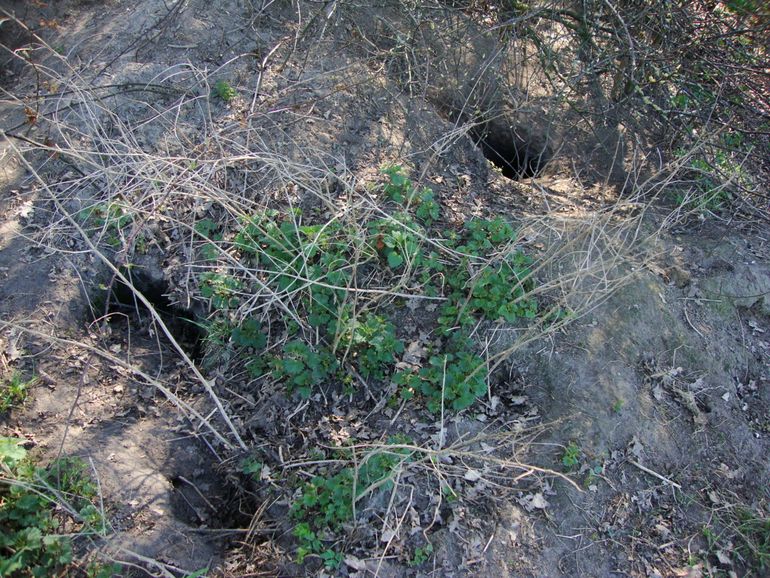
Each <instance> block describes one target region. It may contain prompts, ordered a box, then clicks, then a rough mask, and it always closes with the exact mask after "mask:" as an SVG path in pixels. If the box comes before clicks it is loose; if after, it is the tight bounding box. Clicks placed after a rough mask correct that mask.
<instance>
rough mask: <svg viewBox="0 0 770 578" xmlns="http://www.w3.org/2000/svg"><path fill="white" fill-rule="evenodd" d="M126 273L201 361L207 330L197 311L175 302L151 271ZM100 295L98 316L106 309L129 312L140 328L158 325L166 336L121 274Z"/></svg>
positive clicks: (96, 301)
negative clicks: (122, 278) (195, 312)
mask: <svg viewBox="0 0 770 578" xmlns="http://www.w3.org/2000/svg"><path fill="white" fill-rule="evenodd" d="M123 274H124V275H125V276H126V278H128V279H129V281H130V282H131V283H133V285H134V287H135V288H136V289H137V291H139V292H141V293H142V295H144V297H145V299H147V301H149V302H150V304H151V305H152V306H153V308H154V309H155V311H157V313H158V315H159V316H160V318H161V319H162V320H163V323H164V324H165V325H166V327H167V328H168V330H169V332H170V333H171V335H172V336H173V337H174V339H175V340H176V341H177V342H178V343H179V345H180V346H181V347H182V349H184V350H185V353H187V355H189V356H190V358H191V359H192V360H193V361H195V362H199V361H201V359H202V357H203V341H204V338H205V337H206V332H205V331H204V329H203V328H202V327H201V326H200V325H199V324H198V323H197V322H196V321H195V315H194V314H193V313H192V312H191V311H188V310H186V309H184V308H182V307H179V306H178V305H174V304H173V303H172V302H171V300H170V299H169V298H168V295H169V294H170V291H169V288H168V285H167V284H166V283H165V282H162V281H158V280H156V279H153V278H151V277H150V276H149V275H147V274H144V273H142V272H137V271H131V272H126V271H123ZM99 297H100V298H97V299H96V300H95V306H96V307H97V310H96V311H95V313H96V314H97V316H99V315H103V314H104V313H105V311H106V312H107V313H108V314H110V313H112V314H115V313H120V314H123V315H125V316H126V317H127V318H128V320H129V321H130V322H131V323H132V324H133V325H135V326H137V327H139V328H145V327H148V326H152V325H155V326H156V327H155V329H154V330H155V332H156V333H157V334H158V335H160V336H161V339H164V338H165V335H164V334H163V330H162V329H161V328H160V327H158V326H157V324H156V323H155V321H154V318H153V316H152V314H151V313H150V311H149V310H148V309H147V307H145V305H144V304H143V303H142V302H141V300H139V298H138V297H137V296H136V295H135V294H134V292H133V291H132V290H131V288H130V287H129V286H128V285H126V284H125V283H123V282H122V281H120V280H119V279H118V278H115V279H114V280H113V282H112V284H111V287H110V288H109V289H108V290H107V291H105V292H104V293H103V294H102V295H101V296H99ZM164 340H165V339H164Z"/></svg>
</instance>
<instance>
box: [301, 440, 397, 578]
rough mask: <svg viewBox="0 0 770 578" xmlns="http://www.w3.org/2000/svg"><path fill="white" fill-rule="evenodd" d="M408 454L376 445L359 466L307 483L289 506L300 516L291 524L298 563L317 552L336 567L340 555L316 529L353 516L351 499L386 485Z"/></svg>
mask: <svg viewBox="0 0 770 578" xmlns="http://www.w3.org/2000/svg"><path fill="white" fill-rule="evenodd" d="M403 442H404V439H403V438H392V439H391V440H389V442H388V443H389V444H399V443H403ZM410 456H411V453H410V452H409V450H407V449H403V448H397V449H388V448H387V446H386V447H383V448H378V449H375V450H372V451H371V452H369V453H368V454H366V455H365V456H364V457H363V458H362V460H361V462H360V463H359V464H358V467H353V466H348V467H345V468H342V469H341V470H340V471H339V472H337V473H336V474H335V475H333V476H331V477H321V476H316V477H314V478H313V479H312V480H311V481H310V482H308V483H306V484H305V485H304V486H303V487H302V490H301V494H300V496H299V498H298V500H297V501H296V502H295V503H294V505H293V506H292V508H291V516H292V517H293V518H294V519H296V520H299V523H298V524H297V526H296V527H295V528H294V536H295V537H297V539H298V541H299V546H298V548H297V561H298V563H302V561H303V560H304V559H305V558H306V557H307V556H308V555H310V554H316V555H318V556H320V557H321V558H322V559H323V560H324V564H325V565H326V566H327V567H329V568H336V567H337V566H338V565H339V563H340V562H341V561H342V555H341V553H339V552H336V551H334V550H333V549H331V548H326V547H325V545H324V544H323V542H322V540H321V539H320V538H319V532H321V531H324V530H329V531H331V532H338V531H339V530H340V529H341V528H342V525H343V524H344V523H346V522H348V521H349V520H351V519H352V518H353V511H354V502H357V501H358V500H359V499H361V498H362V497H363V496H364V495H366V494H367V493H369V492H370V491H371V490H372V489H373V488H378V487H382V488H383V489H385V490H387V489H389V488H390V487H391V482H390V481H389V478H390V477H391V475H392V473H393V471H394V469H395V468H396V467H397V466H398V465H399V464H400V463H402V462H403V461H405V460H408V459H409V458H410Z"/></svg>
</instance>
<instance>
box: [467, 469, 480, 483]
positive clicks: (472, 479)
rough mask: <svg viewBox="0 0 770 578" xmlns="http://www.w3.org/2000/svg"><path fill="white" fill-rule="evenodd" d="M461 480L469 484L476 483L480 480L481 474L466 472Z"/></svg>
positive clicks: (474, 471)
mask: <svg viewBox="0 0 770 578" xmlns="http://www.w3.org/2000/svg"><path fill="white" fill-rule="evenodd" d="M463 478H464V479H466V480H468V481H469V482H477V481H478V480H480V479H481V473H480V472H479V471H478V470H468V471H467V472H465V475H464V476H463Z"/></svg>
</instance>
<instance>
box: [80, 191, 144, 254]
mask: <svg viewBox="0 0 770 578" xmlns="http://www.w3.org/2000/svg"><path fill="white" fill-rule="evenodd" d="M77 219H78V220H79V221H80V223H81V224H82V226H83V228H84V229H85V230H86V231H87V232H88V233H90V234H93V233H96V232H99V233H100V234H102V235H104V237H103V238H104V240H105V242H106V243H107V244H108V245H109V246H111V247H112V248H114V249H117V248H119V247H120V245H121V243H122V242H123V241H122V237H121V235H122V232H123V231H124V230H125V229H126V227H128V226H129V225H130V224H131V223H133V222H134V215H133V214H132V213H131V212H129V211H127V210H126V209H125V208H124V207H123V206H122V205H121V204H119V203H116V202H111V203H97V204H95V205H92V206H90V207H87V208H85V209H82V210H80V211H79V212H78V216H77ZM140 238H141V237H140ZM137 240H138V239H137Z"/></svg>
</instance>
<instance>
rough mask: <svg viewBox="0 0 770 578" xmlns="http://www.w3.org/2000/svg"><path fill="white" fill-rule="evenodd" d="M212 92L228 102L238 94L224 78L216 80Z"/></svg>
mask: <svg viewBox="0 0 770 578" xmlns="http://www.w3.org/2000/svg"><path fill="white" fill-rule="evenodd" d="M213 92H214V94H216V95H217V96H218V97H219V98H221V99H222V100H224V101H225V102H230V101H231V100H233V99H234V98H235V97H236V96H238V92H237V91H236V90H235V89H234V88H233V87H232V86H230V83H229V82H227V81H226V80H217V82H216V84H214V90H213Z"/></svg>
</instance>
